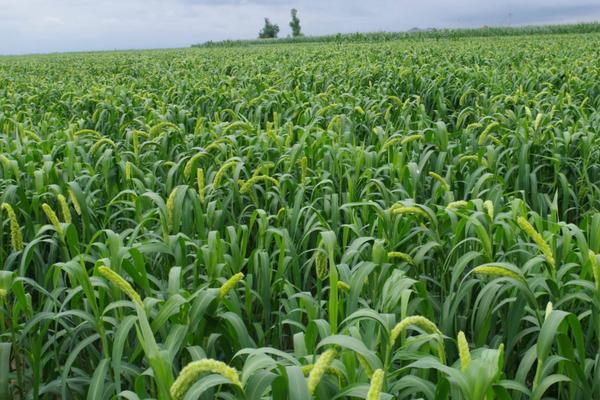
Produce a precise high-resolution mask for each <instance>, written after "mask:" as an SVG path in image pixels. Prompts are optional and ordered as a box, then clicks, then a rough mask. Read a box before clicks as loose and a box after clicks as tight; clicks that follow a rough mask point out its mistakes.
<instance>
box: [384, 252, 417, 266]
mask: <svg viewBox="0 0 600 400" xmlns="http://www.w3.org/2000/svg"><path fill="white" fill-rule="evenodd" d="M387 256H388V258H390V259H394V258H397V259H400V260H402V261H404V262H405V263H408V264H411V265H414V264H415V260H413V258H412V257H411V256H410V255H408V254H406V253H403V252H401V251H390V252H389V253H388V254H387Z"/></svg>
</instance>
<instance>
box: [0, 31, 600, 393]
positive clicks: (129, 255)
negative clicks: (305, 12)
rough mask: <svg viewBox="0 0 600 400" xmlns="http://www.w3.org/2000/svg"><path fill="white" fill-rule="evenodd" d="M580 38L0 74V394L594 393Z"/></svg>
mask: <svg viewBox="0 0 600 400" xmlns="http://www.w3.org/2000/svg"><path fill="white" fill-rule="evenodd" d="M598 43H600V36H599V34H598V33H585V34H572V35H545V36H541V35H540V36H513V37H502V38H490V37H486V38H475V37H469V38H468V40H467V39H460V38H458V39H456V40H437V39H436V38H432V39H428V38H424V39H423V40H414V41H412V40H405V41H394V42H378V41H377V40H374V41H373V42H372V43H371V42H369V43H360V44H354V43H349V42H343V41H342V42H340V43H331V44H329V43H318V44H311V45H300V44H293V45H287V44H283V45H280V46H269V47H244V48H241V47H240V48H232V49H229V48H214V49H213V48H202V49H183V50H164V51H147V52H110V53H79V54H55V55H45V56H23V57H4V58H0V205H2V207H1V208H2V210H1V212H0V228H1V229H0V266H1V268H0V398H2V399H4V398H7V399H58V398H60V399H94V400H104V399H106V400H109V399H110V400H113V399H161V400H162V399H172V398H178V399H179V398H183V399H188V400H189V399H201V400H208V399H248V400H254V399H256V400H262V399H271V398H273V399H311V398H313V399H319V400H322V399H327V400H333V399H340V400H347V399H354V398H363V399H365V398H368V399H385V400H388V399H428V400H434V399H473V400H483V399H486V400H491V399H501V400H503V399H528V398H533V399H550V398H552V399H561V400H566V399H581V400H584V399H596V398H600V357H599V355H598V354H599V352H600V272H598V259H597V254H598V253H599V252H600V213H599V212H598V208H599V207H600V189H599V188H600V135H598V132H600V111H599V109H600V79H598V78H599V77H600V66H599V65H598V48H599V47H598Z"/></svg>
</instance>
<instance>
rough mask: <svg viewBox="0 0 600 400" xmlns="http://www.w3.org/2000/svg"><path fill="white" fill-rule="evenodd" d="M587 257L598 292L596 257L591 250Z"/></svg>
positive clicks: (599, 276) (599, 275) (598, 272)
mask: <svg viewBox="0 0 600 400" xmlns="http://www.w3.org/2000/svg"><path fill="white" fill-rule="evenodd" d="M588 256H589V258H590V263H591V264H592V274H593V275H594V282H595V283H596V288H597V289H598V290H600V268H599V267H598V258H597V257H596V253H594V252H593V251H592V250H590V251H589V252H588Z"/></svg>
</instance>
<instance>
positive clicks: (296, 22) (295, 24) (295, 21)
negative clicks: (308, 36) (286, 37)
mask: <svg viewBox="0 0 600 400" xmlns="http://www.w3.org/2000/svg"><path fill="white" fill-rule="evenodd" d="M291 14H292V20H291V21H290V28H292V37H300V36H303V35H302V32H300V30H301V29H302V28H301V27H300V19H299V18H298V10H296V9H295V8H292V10H291Z"/></svg>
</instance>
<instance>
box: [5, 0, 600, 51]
mask: <svg viewBox="0 0 600 400" xmlns="http://www.w3.org/2000/svg"><path fill="white" fill-rule="evenodd" d="M292 7H295V8H297V9H298V16H299V17H300V21H301V24H302V29H303V31H304V32H305V33H306V34H307V35H320V34H328V33H336V32H357V31H361V32H365V31H382V30H385V31H403V30H408V29H410V28H413V27H419V28H427V27H437V28H442V27H478V26H482V25H523V24H544V23H566V22H583V21H596V20H600V0H520V1H515V0H331V1H327V0H212V1H211V0H162V1H159V0H0V54H22V53H38V52H56V51H74V50H110V49H133V48H162V47H187V46H189V45H190V44H192V43H198V42H203V41H207V40H222V39H240V38H242V39H246V38H248V39H249V38H255V37H256V36H257V33H258V31H259V30H260V28H261V26H262V23H263V17H270V18H271V20H272V21H273V22H275V23H278V24H279V26H280V28H281V32H280V36H286V35H288V34H289V32H290V29H289V26H288V22H289V10H290V8H292Z"/></svg>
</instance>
